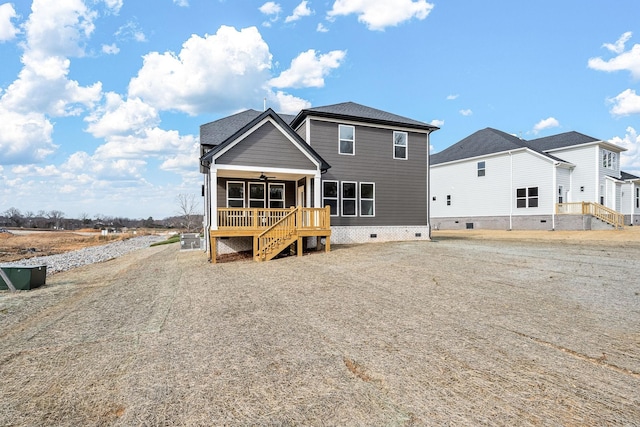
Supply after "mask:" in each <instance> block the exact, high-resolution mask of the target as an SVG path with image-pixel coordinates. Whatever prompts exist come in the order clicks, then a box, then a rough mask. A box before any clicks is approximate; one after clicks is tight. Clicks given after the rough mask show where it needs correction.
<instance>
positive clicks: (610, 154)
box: [431, 128, 640, 230]
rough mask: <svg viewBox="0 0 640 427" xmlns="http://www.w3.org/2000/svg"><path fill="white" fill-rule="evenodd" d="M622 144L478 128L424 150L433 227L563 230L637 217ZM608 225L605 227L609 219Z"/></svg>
mask: <svg viewBox="0 0 640 427" xmlns="http://www.w3.org/2000/svg"><path fill="white" fill-rule="evenodd" d="M624 150H625V149H624V148H622V147H619V146H617V145H615V144H612V143H610V142H607V141H602V140H598V139H596V138H593V137H590V136H587V135H584V134H581V133H578V132H566V133H562V134H558V135H553V136H549V137H545V138H538V139H534V140H530V141H525V140H523V139H520V138H518V137H516V136H514V135H510V134H507V133H505V132H502V131H499V130H496V129H492V128H486V129H483V130H480V131H478V132H475V133H473V134H472V135H470V136H468V137H466V138H464V139H462V140H461V141H459V142H457V143H456V144H454V145H452V146H450V147H448V148H447V149H445V150H443V151H441V152H440V153H437V154H433V155H432V156H431V182H432V187H431V195H432V200H431V217H432V224H433V226H434V228H440V229H460V228H484V229H508V230H511V229H567V230H571V229H573V230H576V229H577V230H582V229H592V228H597V227H601V222H600V221H597V220H594V218H598V219H600V220H602V221H604V222H606V223H608V224H611V225H613V226H616V227H618V226H622V225H623V224H634V223H636V224H637V223H638V220H639V219H640V216H638V214H639V213H640V189H639V187H638V184H639V181H638V178H637V177H635V176H633V175H631V174H627V173H625V172H622V171H620V153H621V152H622V151H624ZM609 226H610V225H609Z"/></svg>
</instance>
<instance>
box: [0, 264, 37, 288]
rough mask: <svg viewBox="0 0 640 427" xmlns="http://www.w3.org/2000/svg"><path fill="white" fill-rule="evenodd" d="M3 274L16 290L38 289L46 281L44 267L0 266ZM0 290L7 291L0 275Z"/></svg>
mask: <svg viewBox="0 0 640 427" xmlns="http://www.w3.org/2000/svg"><path fill="white" fill-rule="evenodd" d="M0 268H1V269H2V271H4V274H6V275H7V277H8V278H9V280H11V283H12V284H13V286H14V287H15V288H16V290H22V291H28V290H29V289H35V288H39V287H40V286H42V285H44V284H45V282H46V281H47V266H46V265H35V266H33V265H12V266H8V267H3V266H0ZM0 289H9V286H7V284H6V283H5V282H4V279H3V278H2V275H0Z"/></svg>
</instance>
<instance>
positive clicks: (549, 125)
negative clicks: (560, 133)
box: [533, 117, 560, 135]
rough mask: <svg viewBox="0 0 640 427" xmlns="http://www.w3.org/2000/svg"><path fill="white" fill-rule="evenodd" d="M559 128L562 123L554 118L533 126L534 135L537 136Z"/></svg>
mask: <svg viewBox="0 0 640 427" xmlns="http://www.w3.org/2000/svg"><path fill="white" fill-rule="evenodd" d="M558 126H560V122H558V120H556V119H555V118H553V117H549V118H546V119H543V120H540V121H539V122H538V123H536V124H535V125H534V126H533V133H534V134H535V135H537V134H538V133H539V132H540V131H541V130H544V129H551V128H557V127H558Z"/></svg>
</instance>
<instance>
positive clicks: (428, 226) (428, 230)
mask: <svg viewBox="0 0 640 427" xmlns="http://www.w3.org/2000/svg"><path fill="white" fill-rule="evenodd" d="M430 135H431V132H427V234H428V237H429V240H431V165H430V158H431V154H430V152H431V142H430V138H429V136H430Z"/></svg>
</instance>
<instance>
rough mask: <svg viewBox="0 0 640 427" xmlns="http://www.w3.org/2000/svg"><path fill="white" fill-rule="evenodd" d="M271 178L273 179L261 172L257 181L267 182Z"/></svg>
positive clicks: (271, 177)
mask: <svg viewBox="0 0 640 427" xmlns="http://www.w3.org/2000/svg"><path fill="white" fill-rule="evenodd" d="M273 178H275V176H266V175H265V174H264V172H262V173H261V174H260V177H259V178H258V179H260V181H267V180H269V179H273Z"/></svg>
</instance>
